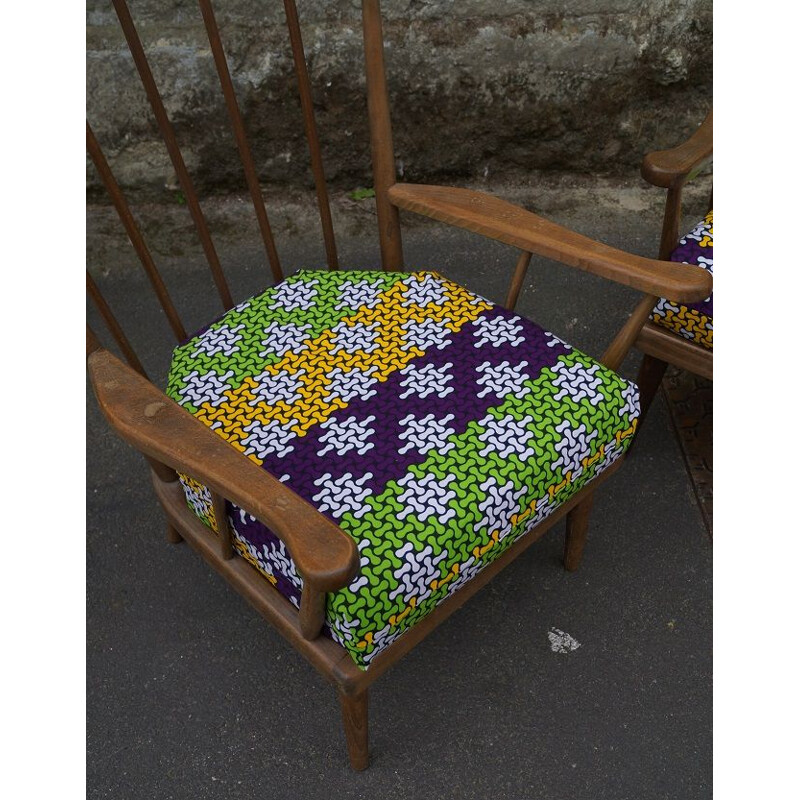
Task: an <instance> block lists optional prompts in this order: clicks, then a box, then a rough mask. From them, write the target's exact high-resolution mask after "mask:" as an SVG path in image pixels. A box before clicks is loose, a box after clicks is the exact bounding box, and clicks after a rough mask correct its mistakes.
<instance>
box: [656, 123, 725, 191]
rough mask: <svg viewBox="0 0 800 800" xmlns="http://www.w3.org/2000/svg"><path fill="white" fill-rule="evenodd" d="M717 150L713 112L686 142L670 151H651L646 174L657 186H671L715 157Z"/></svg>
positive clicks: (666, 187) (683, 179)
mask: <svg viewBox="0 0 800 800" xmlns="http://www.w3.org/2000/svg"><path fill="white" fill-rule="evenodd" d="M713 150H714V112H713V111H709V112H708V116H707V117H706V118H705V119H704V120H703V123H702V124H701V125H700V127H699V128H698V129H697V130H696V131H695V132H694V133H693V134H692V136H691V137H689V139H687V140H686V141H685V142H683V144H680V145H678V146H677V147H673V148H671V149H670V150H656V151H654V152H652V153H648V154H647V155H646V156H645V158H644V162H643V163H642V177H643V178H644V179H645V180H646V181H647V182H648V183H652V184H653V186H662V187H663V188H665V189H669V188H671V187H673V186H676V185H677V184H680V183H683V182H684V181H685V180H686V178H687V177H688V176H689V175H690V174H691V173H692V172H693V171H694V170H696V169H698V168H699V167H701V166H702V165H703V163H704V162H706V161H708V160H709V159H710V158H711V155H712V153H713Z"/></svg>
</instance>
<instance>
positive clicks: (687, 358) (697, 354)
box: [636, 322, 714, 381]
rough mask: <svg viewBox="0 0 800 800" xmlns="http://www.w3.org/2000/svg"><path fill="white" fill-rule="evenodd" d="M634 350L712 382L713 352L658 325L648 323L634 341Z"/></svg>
mask: <svg viewBox="0 0 800 800" xmlns="http://www.w3.org/2000/svg"><path fill="white" fill-rule="evenodd" d="M636 349H637V350H641V351H642V352H643V353H648V354H649V355H651V356H655V357H656V358H659V359H661V360H662V361H667V362H669V363H670V364H674V365H675V366H676V367H679V368H680V369H686V370H689V372H693V373H694V374H695V375H700V376H701V377H702V378H708V380H710V381H711V380H714V352H713V350H708V349H706V348H705V347H702V346H701V345H699V344H695V343H694V342H690V341H689V340H688V339H684V338H683V337H682V336H678V334H676V333H671V332H670V331H668V330H667V329H666V328H663V327H661V326H660V325H656V324H654V323H652V322H648V323H647V324H646V325H645V326H644V327H643V328H642V330H641V332H640V333H639V336H638V338H637V339H636Z"/></svg>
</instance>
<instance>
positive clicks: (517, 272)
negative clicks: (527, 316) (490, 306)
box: [506, 250, 532, 311]
mask: <svg viewBox="0 0 800 800" xmlns="http://www.w3.org/2000/svg"><path fill="white" fill-rule="evenodd" d="M531 255H532V253H528V252H527V251H525V250H523V251H522V252H521V253H520V254H519V258H518V259H517V266H516V267H514V275H513V276H512V278H511V285H510V286H509V287H508V297H506V308H507V309H508V310H509V311H513V310H514V306H516V305H517V300H518V299H519V293H520V291H522V284H523V283H524V282H525V275H526V274H527V272H528V266H529V265H530V263H531Z"/></svg>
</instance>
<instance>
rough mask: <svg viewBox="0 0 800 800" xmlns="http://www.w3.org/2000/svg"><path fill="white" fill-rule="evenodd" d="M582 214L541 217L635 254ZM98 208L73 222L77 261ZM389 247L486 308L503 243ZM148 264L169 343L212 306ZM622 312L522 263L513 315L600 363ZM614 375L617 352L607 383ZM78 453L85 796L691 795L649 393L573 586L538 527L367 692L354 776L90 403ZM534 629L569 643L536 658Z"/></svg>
mask: <svg viewBox="0 0 800 800" xmlns="http://www.w3.org/2000/svg"><path fill="white" fill-rule="evenodd" d="M621 192H622V194H620V197H623V198H624V197H625V196H627V195H624V187H623V189H622V190H621ZM604 197H605V199H604V200H603V202H599V201H597V198H596V197H594V198H593V195H592V194H591V192H589V193H588V194H587V193H585V192H577V193H575V194H574V197H573V200H574V202H572V203H566V204H562V205H561V206H559V207H558V208H556V209H555V211H556V213H551V214H550V216H551V218H554V219H556V220H557V221H559V222H562V223H564V224H568V225H570V226H572V227H574V228H575V229H577V230H579V231H581V232H583V233H586V234H588V235H592V236H597V237H599V238H602V239H604V240H605V241H608V242H609V243H612V244H615V245H617V246H620V247H624V248H626V249H629V250H631V251H633V252H638V253H642V254H646V255H652V254H653V252H654V251H655V249H656V248H657V239H658V229H659V224H660V219H659V215H658V213H657V212H655V213H654V209H655V206H652V207H641V204H638V205H637V203H630V202H627V201H621V202H619V203H614V202H607V200H608V197H607V196H605V195H604ZM698 197H699V195H698ZM550 210H551V211H552V209H550ZM702 210H703V209H702V201H701V200H699V199H698V200H697V201H696V202H691V203H690V204H689V208H688V209H687V211H688V213H689V215H691V214H692V213H696V214H700V213H702ZM105 214H106V211H105V210H103V209H100V210H97V211H96V212H92V213H90V220H89V234H90V248H89V252H90V256H91V253H92V252H93V250H92V246H91V242H92V234H93V231H96V230H100V229H102V228H103V222H102V221H103V220H104V219H105ZM161 241H162V242H163V241H165V238H164V236H162V239H161ZM119 242H120V244H119V248H118V251H117V250H115V245H114V243H113V242H111V243H110V244H109V243H108V241H105V243H104V244H103V248H102V249H103V255H104V257H103V263H102V264H90V266H91V267H92V268H93V270H95V271H96V272H98V273H99V272H105V273H107V274H105V275H104V276H103V288H104V290H105V292H106V296H107V298H108V299H109V301H110V302H111V303H112V305H113V306H114V308H115V310H117V311H118V312H119V316H120V318H121V319H122V321H123V323H124V324H125V326H126V329H127V330H128V331H129V333H130V334H131V338H132V339H133V340H134V343H135V345H136V346H137V349H138V350H139V352H140V355H141V356H142V357H143V360H144V361H145V364H146V366H147V368H148V370H149V371H150V373H151V376H152V377H153V378H154V379H155V380H156V381H158V382H161V383H162V385H163V381H164V377H165V375H166V371H167V367H168V358H169V350H170V346H169V344H168V342H169V337H170V333H169V329H168V327H167V324H166V322H165V320H164V316H163V313H161V312H160V311H159V309H158V307H157V304H156V303H155V301H154V300H153V299H152V297H151V296H150V295H149V293H148V291H147V286H146V281H145V279H144V278H143V277H142V275H141V274H140V273H139V272H138V271H135V270H134V269H132V268H129V267H127V266H125V265H126V264H127V263H128V262H129V261H130V252H129V251H130V247H129V245H127V244H126V243H125V242H124V239H123V238H122V237H120V239H119ZM225 242H226V243H225V247H224V248H222V249H221V256H223V263H224V264H225V265H226V268H228V270H229V274H230V275H231V278H232V283H233V286H234V291H235V297H236V299H243V298H244V297H246V296H249V295H251V294H253V293H255V292H257V291H259V290H261V289H263V288H264V286H266V285H268V284H269V283H270V281H269V279H268V273H267V271H266V270H265V268H264V264H263V261H264V259H263V254H262V252H261V250H260V249H259V247H258V243H257V241H255V240H254V239H253V238H252V237H242V238H241V239H237V237H236V235H233V234H231V235H230V236H228V237H227V238H226V240H225ZM405 246H406V262H407V264H408V265H409V267H415V268H416V267H419V268H423V267H424V268H431V269H436V270H437V271H440V272H443V273H444V274H446V275H447V276H448V277H451V278H453V279H455V280H458V281H459V282H461V283H463V284H464V285H466V286H468V287H469V288H470V289H473V290H475V291H478V292H479V293H481V294H482V295H484V296H486V297H489V298H490V299H492V300H497V301H500V302H502V299H503V297H504V294H505V286H506V282H507V280H508V277H509V275H510V271H511V269H512V268H513V264H514V260H515V255H514V253H513V252H512V251H510V250H509V248H506V247H504V246H502V245H496V244H494V243H492V242H489V241H488V240H485V239H482V238H481V237H477V236H475V235H473V234H469V233H467V232H463V231H454V230H451V229H447V228H445V227H444V226H440V225H438V224H436V225H434V224H428V223H425V224H415V225H412V227H411V228H410V229H409V230H408V231H407V232H406V235H405ZM165 247H166V246H165ZM281 247H282V251H281V252H282V256H283V261H284V263H285V265H286V268H287V271H288V272H291V271H294V269H297V268H300V267H306V268H308V267H313V266H318V265H319V264H320V263H321V255H320V252H321V248H320V245H319V242H318V241H317V240H316V239H313V240H312V239H311V238H310V237H306V236H304V235H302V231H300V232H295V234H294V235H290V236H289V238H288V239H285V240H284V241H283V242H282V244H281ZM116 252H118V258H115V253H116ZM340 254H341V262H342V264H343V265H345V266H346V267H347V268H353V269H355V268H375V267H376V265H377V263H378V249H377V238H376V235H375V232H374V230H370V229H369V226H364V230H363V231H357V232H356V233H355V234H354V233H353V232H350V233H349V234H348V235H346V236H345V237H344V239H343V240H341V241H340ZM156 255H159V253H158V252H157V253H156ZM162 261H166V262H167V267H168V269H167V271H166V278H167V282H168V284H169V286H170V288H172V289H173V291H174V293H175V296H176V297H180V298H181V302H180V309H181V311H182V312H183V313H184V317H185V319H186V324H187V327H188V328H190V329H194V328H197V327H199V326H200V325H202V324H203V323H204V322H207V321H208V320H209V319H210V318H212V317H213V316H216V315H217V314H218V313H219V308H218V306H217V305H216V303H215V300H214V297H213V294H212V292H211V290H210V286H211V284H210V279H209V278H208V277H207V273H206V270H205V267H204V265H203V264H202V262H201V261H200V260H199V259H198V258H197V254H196V252H191V253H186V254H184V253H182V252H177V253H176V252H174V251H170V252H169V253H167V252H166V249H165V255H164V257H163V259H162ZM635 299H636V295H635V293H633V292H631V291H629V290H627V289H623V288H620V287H617V286H615V285H612V284H610V283H607V282H604V281H601V280H599V279H596V278H594V277H593V276H588V275H584V274H582V273H579V272H577V271H575V270H569V269H567V268H564V267H560V266H558V265H552V264H550V263H546V262H544V261H541V260H534V263H533V264H532V266H531V269H530V272H529V277H528V281H527V283H526V288H525V291H524V292H523V294H522V296H521V298H520V302H519V304H518V310H519V311H520V312H521V313H523V314H525V315H526V316H529V317H531V318H532V319H534V320H536V321H537V322H539V323H540V324H542V325H543V326H545V327H547V328H549V329H550V330H553V331H554V332H555V333H556V334H558V335H559V336H561V337H562V338H565V339H566V340H567V341H569V342H570V343H571V344H573V345H575V346H577V347H580V348H581V349H583V350H585V351H586V352H589V353H591V354H594V355H599V354H600V353H601V352H602V350H603V348H604V346H605V344H606V343H607V342H608V341H610V339H611V337H612V336H613V334H614V332H615V330H616V329H617V328H618V327H619V325H620V324H621V323H622V321H623V320H624V318H625V316H626V314H627V313H628V312H629V311H630V309H631V308H632V306H633V303H634V302H635ZM89 320H90V322H91V323H94V324H96V325H97V328H98V329H99V328H100V327H101V326H100V325H99V324H97V323H96V317H95V315H94V313H93V312H92V311H90V312H89ZM637 365H638V356H637V355H632V356H631V357H629V358H628V360H627V361H626V363H625V365H624V367H623V372H624V373H625V374H626V376H627V377H630V378H634V377H635V374H636V368H637ZM87 437H88V439H87V452H88V466H87V487H88V488H87V631H88V633H87V708H88V719H87V729H88V754H87V791H88V796H89V797H91V798H176V799H177V798H223V797H225V798H227V797H236V798H270V799H271V800H272V799H274V800H282V799H283V798H287V800H288V798H292V799H293V800H296V799H297V798H326V800H327V799H328V798H370V800H371V799H372V798H417V797H419V798H498V800H499V798H526V799H527V798H531V799H533V798H537V799H539V798H541V799H542V800H544V799H545V798H553V799H554V800H556V798H557V799H558V800H563V799H564V798H574V799H575V800H580V799H582V798H592V799H593V800H600V799H601V798H614V799H615V800H624V799H625V798H636V800H646V798H660V799H663V798H681V800H693V798H708V797H710V796H711V758H712V749H711V744H712V742H711V719H712V716H711V714H712V705H711V674H712V656H711V641H712V637H711V630H712V629H711V623H712V608H711V561H712V556H711V542H710V538H709V536H708V532H707V530H706V524H705V521H704V516H703V512H702V510H701V507H700V506H699V505H698V499H697V497H698V495H697V493H696V490H695V487H694V486H693V484H692V480H691V477H690V474H689V472H688V471H687V467H686V459H685V456H684V455H683V453H682V450H681V445H680V443H679V440H678V438H677V435H676V428H675V426H674V425H673V424H672V423H671V421H670V416H669V412H668V409H667V405H666V403H665V398H664V394H663V393H659V395H658V397H657V398H656V400H655V402H654V404H653V407H652V409H651V411H650V414H649V416H648V419H647V421H646V424H645V425H644V426H643V428H642V431H641V435H640V437H639V439H638V441H637V444H636V447H635V449H634V451H633V453H632V455H631V458H630V459H629V460H628V462H627V463H626V465H625V466H624V467H623V469H622V470H621V471H620V472H619V473H618V474H617V476H615V478H613V479H611V480H610V481H609V482H608V483H607V484H606V485H605V486H604V487H603V488H602V489H601V490H600V491H599V492H598V495H597V498H596V502H595V507H594V510H593V514H592V519H591V529H590V535H589V541H588V544H587V548H586V554H585V558H584V562H583V564H582V566H581V568H580V570H579V571H578V572H576V573H574V574H568V573H566V572H565V571H564V570H563V568H562V566H561V552H562V547H563V537H564V524H563V522H562V523H560V524H557V525H556V526H555V527H554V529H553V530H551V531H550V532H549V533H548V534H547V535H546V536H545V537H544V538H543V539H542V540H541V541H540V542H538V543H537V544H536V546H534V547H532V548H530V549H529V550H528V551H526V552H525V553H524V554H523V555H522V556H520V557H519V558H518V559H517V560H516V561H515V562H514V563H513V564H512V565H510V566H509V567H508V568H507V569H506V570H504V571H503V572H502V573H501V574H500V575H498V576H497V577H496V578H495V579H494V580H493V581H492V582H491V583H490V584H489V585H488V586H487V587H485V588H484V589H483V590H481V591H480V592H479V593H478V594H477V595H476V596H475V597H474V598H472V599H471V600H470V601H469V602H468V603H467V604H466V606H465V607H464V608H462V609H461V610H460V611H458V612H457V613H456V614H455V615H453V616H452V617H451V618H450V619H449V620H448V621H447V622H445V623H444V624H443V625H442V626H440V627H439V628H438V629H437V630H436V631H435V632H434V633H433V634H432V635H431V636H429V637H428V638H427V639H426V640H425V641H424V642H423V643H421V644H420V645H419V646H418V647H416V648H415V649H414V650H413V651H412V652H411V653H410V654H409V655H407V656H406V657H405V658H404V659H403V660H402V661H401V662H400V663H399V664H397V665H396V666H395V667H394V668H393V669H392V670H391V671H390V672H389V673H387V674H386V675H385V676H384V677H382V678H381V679H379V680H378V681H377V682H376V684H375V685H374V687H373V688H372V689H371V691H370V701H371V705H370V746H371V765H370V767H369V769H368V770H366V771H365V772H363V773H356V772H353V771H352V770H351V769H350V768H349V766H348V760H347V755H346V749H345V744H344V736H343V733H342V730H341V725H340V719H339V709H338V704H337V702H336V699H335V695H334V691H333V689H332V688H331V687H330V686H329V685H328V684H326V683H325V682H324V680H323V679H322V678H321V677H320V676H319V675H318V674H317V672H316V671H315V670H314V669H313V668H312V667H311V666H310V665H308V664H307V663H306V662H305V661H304V660H303V659H302V658H301V657H300V656H299V655H298V654H296V653H295V651H294V650H293V649H292V648H291V647H290V646H289V645H288V644H287V643H286V642H284V640H283V639H282V638H281V637H280V636H279V635H278V634H277V633H276V632H275V631H274V630H273V629H272V628H271V627H270V626H269V625H268V624H267V623H266V622H265V621H264V620H263V619H262V618H261V617H260V616H258V615H257V613H256V612H255V611H253V610H252V609H251V608H250V607H249V606H248V605H247V603H246V602H245V601H244V600H242V599H241V598H240V597H239V596H238V595H237V594H236V593H235V592H234V591H232V590H231V589H230V588H229V587H228V585H227V584H226V583H225V582H224V581H223V580H222V579H221V578H220V577H218V576H217V575H216V574H215V573H214V572H213V571H212V569H211V568H210V567H208V566H207V565H206V564H205V563H204V562H203V561H202V560H201V559H200V558H199V557H197V556H196V555H195V554H194V553H193V552H192V551H191V550H190V549H189V548H188V547H186V546H185V545H179V546H173V545H168V544H167V543H166V541H165V540H164V530H165V525H164V519H163V516H162V514H161V512H160V510H159V508H158V505H157V503H156V500H155V498H154V496H153V493H152V490H151V488H150V486H149V480H148V471H147V468H146V465H145V463H144V460H143V459H142V457H141V456H139V455H138V454H137V453H136V452H134V451H133V450H132V449H131V448H129V447H128V446H127V445H125V444H124V443H123V442H122V441H121V440H119V439H118V438H117V437H116V436H115V435H114V434H113V433H112V432H111V431H110V429H109V428H108V426H107V425H106V423H105V421H104V420H103V419H102V417H101V415H100V412H99V410H98V409H97V405H96V403H95V401H94V399H93V397H92V396H91V393H90V399H89V401H88V403H87ZM554 630H555V631H563V632H566V633H568V634H569V635H570V636H571V637H572V638H573V639H574V640H575V642H577V643H579V644H580V646H579V647H577V648H575V649H572V650H569V651H568V652H555V651H554V650H553V649H552V647H551V637H549V636H548V634H550V633H553V631H554Z"/></svg>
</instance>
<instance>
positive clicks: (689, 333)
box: [652, 211, 714, 350]
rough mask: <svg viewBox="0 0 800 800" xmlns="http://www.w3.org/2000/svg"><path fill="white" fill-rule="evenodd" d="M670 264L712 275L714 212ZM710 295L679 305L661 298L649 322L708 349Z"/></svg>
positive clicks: (710, 338)
mask: <svg viewBox="0 0 800 800" xmlns="http://www.w3.org/2000/svg"><path fill="white" fill-rule="evenodd" d="M670 261H682V262H683V263H684V264H697V265H698V266H701V267H703V269H706V270H708V271H709V272H710V273H712V274H713V273H714V212H713V211H709V212H708V214H707V215H706V217H705V219H704V220H703V221H702V222H701V223H700V224H699V225H698V226H697V227H696V228H695V229H694V230H693V231H692V232H691V233H687V234H686V236H684V237H683V238H682V239H681V240H680V242H678V246H677V247H676V248H675V250H674V251H673V253H672V255H671V256H670ZM713 317H714V294H713V293H712V294H711V295H710V296H709V297H707V298H706V299H705V300H703V301H702V302H700V303H689V304H688V305H681V304H680V303H673V302H672V301H671V300H667V299H666V298H663V297H662V298H661V300H659V301H658V303H657V304H656V307H655V308H654V309H653V314H652V319H653V322H655V323H656V324H657V325H662V326H663V327H665V328H669V329H670V330H671V331H673V332H674V333H677V334H679V335H680V336H683V338H684V339H690V340H691V341H693V342H697V344H701V345H702V346H703V347H706V348H708V349H709V350H711V349H712V345H713V338H714V325H713Z"/></svg>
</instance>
